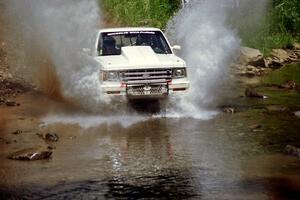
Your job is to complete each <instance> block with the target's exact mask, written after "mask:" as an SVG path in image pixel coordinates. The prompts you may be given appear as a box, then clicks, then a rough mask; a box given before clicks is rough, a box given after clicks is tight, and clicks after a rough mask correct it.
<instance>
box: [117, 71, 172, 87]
mask: <svg viewBox="0 0 300 200" xmlns="http://www.w3.org/2000/svg"><path fill="white" fill-rule="evenodd" d="M120 78H121V80H122V81H123V82H125V83H127V84H147V83H161V82H167V81H170V80H171V79H172V70H171V69H142V70H128V71H123V72H121V73H120Z"/></svg>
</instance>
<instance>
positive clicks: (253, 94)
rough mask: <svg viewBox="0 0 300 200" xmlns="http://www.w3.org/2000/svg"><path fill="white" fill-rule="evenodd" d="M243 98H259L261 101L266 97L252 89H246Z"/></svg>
mask: <svg viewBox="0 0 300 200" xmlns="http://www.w3.org/2000/svg"><path fill="white" fill-rule="evenodd" d="M245 96H246V97H249V98H261V99H263V98H266V96H264V95H262V94H259V93H258V92H256V90H255V89H254V88H246V90H245Z"/></svg>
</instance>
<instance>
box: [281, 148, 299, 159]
mask: <svg viewBox="0 0 300 200" xmlns="http://www.w3.org/2000/svg"><path fill="white" fill-rule="evenodd" d="M284 152H285V153H286V154H288V155H291V156H296V157H299V158H300V148H297V147H294V146H292V145H286V147H285V148H284Z"/></svg>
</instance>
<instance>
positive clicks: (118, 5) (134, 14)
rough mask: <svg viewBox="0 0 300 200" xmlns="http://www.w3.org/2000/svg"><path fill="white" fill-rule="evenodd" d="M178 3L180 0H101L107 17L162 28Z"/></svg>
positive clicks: (126, 22) (117, 20)
mask: <svg viewBox="0 0 300 200" xmlns="http://www.w3.org/2000/svg"><path fill="white" fill-rule="evenodd" d="M179 5H180V0H126V1H125V0H102V6H103V8H104V10H105V11H106V12H107V13H108V14H107V15H108V17H109V18H110V19H113V21H115V22H117V23H119V24H122V25H126V26H154V27H158V28H164V27H165V25H166V23H167V22H168V20H169V18H170V17H171V16H172V15H173V13H174V12H175V11H176V10H177V9H178V7H179Z"/></svg>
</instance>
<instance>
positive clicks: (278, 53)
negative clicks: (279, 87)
mask: <svg viewBox="0 0 300 200" xmlns="http://www.w3.org/2000/svg"><path fill="white" fill-rule="evenodd" d="M271 56H272V58H273V60H276V61H277V62H279V63H286V62H288V61H290V56H289V53H288V52H287V51H285V50H283V49H273V50H272V51H271Z"/></svg>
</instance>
